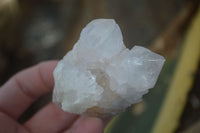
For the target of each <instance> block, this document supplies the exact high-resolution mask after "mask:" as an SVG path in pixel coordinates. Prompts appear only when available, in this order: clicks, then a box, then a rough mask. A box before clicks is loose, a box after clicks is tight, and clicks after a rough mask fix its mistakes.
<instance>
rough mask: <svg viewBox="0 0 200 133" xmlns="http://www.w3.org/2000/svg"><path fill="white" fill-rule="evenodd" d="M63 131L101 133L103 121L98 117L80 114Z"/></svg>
mask: <svg viewBox="0 0 200 133" xmlns="http://www.w3.org/2000/svg"><path fill="white" fill-rule="evenodd" d="M64 133H103V122H102V120H101V119H99V118H95V117H85V116H82V117H80V118H79V119H78V120H77V121H76V122H75V123H74V124H73V125H72V127H71V128H70V129H68V130H65V131H64Z"/></svg>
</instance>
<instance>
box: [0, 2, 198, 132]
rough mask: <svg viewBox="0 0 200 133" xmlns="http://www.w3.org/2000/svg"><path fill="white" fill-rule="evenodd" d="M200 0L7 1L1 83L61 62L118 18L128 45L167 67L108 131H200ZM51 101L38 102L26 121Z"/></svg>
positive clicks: (2, 14) (0, 45) (0, 35)
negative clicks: (103, 23)
mask: <svg viewBox="0 0 200 133" xmlns="http://www.w3.org/2000/svg"><path fill="white" fill-rule="evenodd" d="M199 3H200V1H199V0H168V1H167V0H151V1H149V0H0V85H2V84H3V83H4V82H5V81H6V80H8V78H9V77H10V76H12V75H13V74H15V73H16V72H18V71H20V70H22V69H24V68H27V67H29V66H31V65H34V64H37V63H39V62H41V61H45V60H52V59H61V58H62V57H63V56H64V55H65V54H66V52H67V51H69V50H70V49H72V47H73V45H74V43H75V42H76V41H77V39H78V38H79V34H80V31H81V29H82V28H83V27H84V26H85V25H86V24H87V23H89V22H90V21H91V20H93V19H96V18H114V19H115V20H116V22H117V23H118V24H119V26H120V28H121V30H122V33H123V37H124V43H125V45H126V46H127V47H128V48H132V47H133V46H134V45H142V46H144V47H147V48H149V49H151V50H153V51H154V52H156V53H159V54H161V55H163V56H164V57H165V58H166V63H165V65H164V68H163V70H162V72H161V75H160V77H159V79H158V82H157V84H156V86H155V88H153V89H151V90H150V93H149V94H147V95H145V96H144V101H143V102H140V103H138V104H136V105H134V106H131V107H129V108H128V109H127V110H126V111H125V112H123V113H121V114H119V115H118V116H116V117H115V118H114V119H113V120H112V121H111V122H110V123H109V125H108V126H107V128H106V130H105V132H107V133H122V132H123V133H150V132H153V133H161V132H162V133H165V132H166V133H179V132H180V133H182V132H183V133H199V132H200V62H199V59H200V10H199V9H198V8H199ZM50 100H51V92H50V93H49V94H46V95H44V96H42V97H41V98H39V100H37V101H36V102H35V103H34V104H33V105H32V106H31V107H30V108H29V109H28V110H27V111H26V112H25V113H24V114H23V115H22V117H21V118H20V119H19V120H18V121H19V122H21V123H23V122H24V121H26V120H27V119H28V118H30V117H31V116H32V115H33V113H35V112H36V111H37V110H38V109H39V108H41V107H43V106H44V105H45V104H46V103H48V102H49V101H50Z"/></svg>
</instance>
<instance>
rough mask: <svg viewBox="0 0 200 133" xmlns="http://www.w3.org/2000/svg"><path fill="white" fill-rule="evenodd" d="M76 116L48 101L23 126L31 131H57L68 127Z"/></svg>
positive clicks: (39, 132)
mask: <svg viewBox="0 0 200 133" xmlns="http://www.w3.org/2000/svg"><path fill="white" fill-rule="evenodd" d="M78 117H79V116H78V115H75V114H70V113H67V112H64V111H62V109H60V108H59V107H57V106H56V105H54V104H53V103H50V104H48V105H47V106H46V107H44V108H43V109H42V110H40V111H39V112H38V113H36V114H35V115H34V116H33V117H32V118H31V119H30V120H28V121H27V122H26V123H25V124H24V126H25V127H26V128H27V129H29V131H30V132H33V133H59V132H61V131H63V130H64V129H67V128H69V127H70V126H71V125H72V124H73V122H74V121H75V120H76V119H77V118H78Z"/></svg>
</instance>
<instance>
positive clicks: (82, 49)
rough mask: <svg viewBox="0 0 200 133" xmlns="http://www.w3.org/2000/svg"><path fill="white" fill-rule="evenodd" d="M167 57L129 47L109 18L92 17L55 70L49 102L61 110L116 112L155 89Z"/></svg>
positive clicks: (97, 112) (99, 114)
mask: <svg viewBox="0 0 200 133" xmlns="http://www.w3.org/2000/svg"><path fill="white" fill-rule="evenodd" d="M164 61H165V59H164V58H163V57H162V56H160V55H158V54H156V53H153V52H151V51H150V50H148V49H146V48H144V47H140V46H134V47H133V48H132V49H131V50H129V49H127V48H126V47H125V45H124V43H123V38H122V33H121V31H120V28H119V26H118V25H117V24H116V22H115V21H114V20H113V19H96V20H93V21H92V22H90V23H89V24H88V25H87V26H86V27H85V28H84V29H83V30H82V32H81V35H80V39H79V40H78V41H77V43H76V44H75V45H74V48H73V49H72V50H71V51H70V52H68V53H67V54H66V55H65V56H64V58H63V59H62V60H61V61H59V63H58V65H57V67H56V69H55V70H54V80H55V86H54V90H53V102H54V103H55V104H57V105H58V106H60V107H61V108H62V109H63V110H64V111H67V112H71V113H77V114H86V115H92V116H100V117H104V116H108V115H115V114H116V113H118V112H120V111H123V110H124V109H125V108H126V107H128V106H130V105H131V104H134V103H137V102H139V101H141V99H142V96H143V95H144V94H145V93H147V92H148V90H149V89H150V88H153V87H154V85H155V83H156V81H157V78H158V75H159V73H160V71H161V69H162V66H163V64H164Z"/></svg>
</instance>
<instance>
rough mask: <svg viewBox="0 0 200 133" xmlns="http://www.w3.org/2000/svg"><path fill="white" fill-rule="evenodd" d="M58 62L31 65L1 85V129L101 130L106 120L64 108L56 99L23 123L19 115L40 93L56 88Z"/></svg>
mask: <svg viewBox="0 0 200 133" xmlns="http://www.w3.org/2000/svg"><path fill="white" fill-rule="evenodd" d="M56 64H57V62H56V61H51V62H46V63H42V64H39V65H37V66H35V67H32V68H30V69H27V70H25V71H23V72H20V73H19V74H17V75H15V76H14V77H13V78H11V79H10V80H9V81H8V82H7V83H6V84H5V85H3V86H2V87H1V88H0V125H1V127H0V132H1V133H30V132H31V133H61V132H62V133H101V132H103V122H102V120H101V119H98V118H93V117H84V116H78V115H75V114H69V113H67V112H63V111H62V110H61V109H60V108H59V107H57V106H55V105H54V104H53V103H50V104H48V105H47V106H45V107H44V108H43V109H41V110H40V111H38V112H37V113H36V114H35V115H34V116H33V117H32V118H31V119H29V120H28V121H27V122H25V123H24V124H23V125H21V124H19V123H17V121H16V120H17V119H18V118H19V117H20V115H21V114H22V113H23V112H24V111H25V110H26V109H27V108H28V106H29V105H30V104H31V103H32V102H34V101H35V100H36V99H37V98H38V97H39V96H41V95H42V94H44V93H46V92H48V91H50V90H51V89H52V88H53V76H52V71H53V70H54V68H55V66H56Z"/></svg>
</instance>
